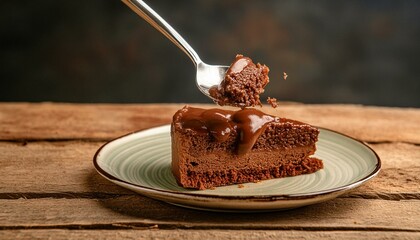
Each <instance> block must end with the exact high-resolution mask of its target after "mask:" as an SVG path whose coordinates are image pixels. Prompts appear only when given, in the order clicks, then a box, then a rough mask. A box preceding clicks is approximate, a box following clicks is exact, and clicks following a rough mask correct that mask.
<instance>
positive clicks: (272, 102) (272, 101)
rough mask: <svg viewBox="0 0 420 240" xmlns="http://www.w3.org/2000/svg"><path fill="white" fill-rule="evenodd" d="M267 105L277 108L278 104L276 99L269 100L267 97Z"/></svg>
mask: <svg viewBox="0 0 420 240" xmlns="http://www.w3.org/2000/svg"><path fill="white" fill-rule="evenodd" d="M267 103H268V104H270V105H271V107H273V108H276V107H278V104H277V99H276V98H271V97H268V98H267Z"/></svg>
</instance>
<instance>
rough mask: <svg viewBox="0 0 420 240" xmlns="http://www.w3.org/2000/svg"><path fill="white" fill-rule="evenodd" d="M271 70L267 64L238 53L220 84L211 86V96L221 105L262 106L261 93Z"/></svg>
mask: <svg viewBox="0 0 420 240" xmlns="http://www.w3.org/2000/svg"><path fill="white" fill-rule="evenodd" d="M269 71H270V69H269V68H268V67H267V66H265V65H261V64H259V63H257V64H254V63H253V62H252V60H251V59H250V58H248V57H244V56H243V55H240V54H238V55H236V58H235V61H234V62H233V63H232V64H231V66H230V67H229V69H228V70H227V72H226V75H225V78H224V80H223V81H222V82H221V83H220V85H218V86H213V87H212V88H210V90H209V93H210V96H212V97H213V98H214V100H215V102H216V103H217V104H219V105H221V106H224V105H232V106H236V107H240V108H245V107H254V106H256V105H260V106H262V104H261V101H260V94H261V93H263V92H264V87H265V86H266V85H267V84H268V82H269V77H268V72H269Z"/></svg>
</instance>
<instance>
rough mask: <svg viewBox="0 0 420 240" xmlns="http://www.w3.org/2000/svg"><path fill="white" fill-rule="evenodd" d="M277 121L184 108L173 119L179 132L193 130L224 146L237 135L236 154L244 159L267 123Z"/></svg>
mask: <svg viewBox="0 0 420 240" xmlns="http://www.w3.org/2000/svg"><path fill="white" fill-rule="evenodd" d="M278 121H279V118H278V117H274V116H270V115H267V114H264V113H263V112H261V111H259V110H256V109H253V108H246V109H242V110H239V111H230V110H222V109H216V108H213V109H201V108H193V107H188V106H186V107H184V108H183V109H181V110H179V111H178V112H177V113H176V114H175V115H174V122H175V123H176V127H177V128H179V129H192V130H194V131H196V132H198V133H202V134H207V133H208V134H210V135H211V136H213V137H214V139H215V140H216V141H218V142H224V141H226V140H227V139H228V138H229V135H230V134H231V132H233V131H235V130H236V131H237V133H238V137H237V138H238V145H237V149H236V150H237V154H238V155H244V154H246V153H247V152H249V151H250V150H251V149H252V146H254V144H255V142H256V141H257V139H258V137H259V136H260V135H261V133H263V132H264V130H265V128H266V127H267V125H268V123H270V122H278Z"/></svg>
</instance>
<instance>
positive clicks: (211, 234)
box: [0, 229, 420, 240]
mask: <svg viewBox="0 0 420 240" xmlns="http://www.w3.org/2000/svg"><path fill="white" fill-rule="evenodd" d="M51 236H54V239H57V240H59V239H68V240H73V239H92V240H96V239H102V240H108V239H109V240H114V239H127V240H132V239H138V240H142V239H176V240H178V239H183V240H194V239H200V240H201V239H203V236H205V238H206V239H230V240H241V239H266V240H270V239H285V240H289V239H290V240H296V239H325V240H329V239H342V240H354V239H372V240H377V239H378V240H379V239H401V240H404V239H419V238H420V233H419V232H395V231H386V232H382V231H296V230H268V231H267V230H252V231H249V230H241V231H239V230H183V229H176V230H157V229H147V230H138V229H137V230H67V229H48V230H44V229H40V230H33V229H30V230H5V231H1V232H0V238H1V239H14V238H17V239H31V240H32V239H34V240H36V239H42V240H44V239H49V238H50V237H51Z"/></svg>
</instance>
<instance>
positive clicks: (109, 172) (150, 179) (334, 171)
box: [93, 125, 381, 212]
mask: <svg viewBox="0 0 420 240" xmlns="http://www.w3.org/2000/svg"><path fill="white" fill-rule="evenodd" d="M319 129H320V134H319V140H318V142H317V151H316V153H315V157H317V158H320V159H322V160H323V162H324V169H322V170H319V171H317V172H315V173H312V174H306V175H300V176H295V177H287V178H279V179H272V180H265V181H261V182H258V183H246V184H242V186H240V187H239V186H238V185H231V186H224V187H217V188H216V189H214V190H210V189H209V190H192V189H184V188H182V187H180V186H178V185H177V183H176V181H175V178H174V176H173V175H172V173H171V136H170V125H165V126H161V127H156V128H151V129H148V130H143V131H139V132H135V133H131V134H128V135H125V136H122V137H120V138H117V139H115V140H112V141H110V142H108V143H106V144H105V145H103V146H102V147H101V148H100V149H99V150H98V151H97V152H96V154H95V156H94V159H93V163H94V166H95V168H96V170H97V171H98V172H99V174H101V175H102V176H103V177H105V178H106V179H108V180H109V181H111V182H113V183H115V184H118V185H120V186H122V187H125V188H128V189H130V190H133V191H135V192H137V193H140V194H142V195H144V196H147V197H150V198H154V199H158V200H161V201H165V202H168V203H171V204H174V205H178V206H183V207H188V208H195V209H204V210H211V211H239V212H243V211H244V212H256V211H273V210H283V209H290V208H296V207H301V206H305V205H309V204H315V203H319V202H323V201H326V200H329V199H333V198H336V197H337V196H339V195H341V194H344V193H346V192H347V191H349V190H351V189H353V188H355V187H357V186H360V185H361V184H363V183H365V182H366V181H368V180H370V179H372V178H373V177H374V176H376V175H377V174H378V172H379V170H380V168H381V161H380V159H379V157H378V155H377V154H376V153H375V152H374V151H373V150H372V149H371V148H370V147H369V146H367V145H366V144H364V143H362V142H360V141H358V140H356V139H353V138H351V137H348V136H345V135H343V134H341V133H338V132H335V131H332V130H328V129H324V128H319Z"/></svg>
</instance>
